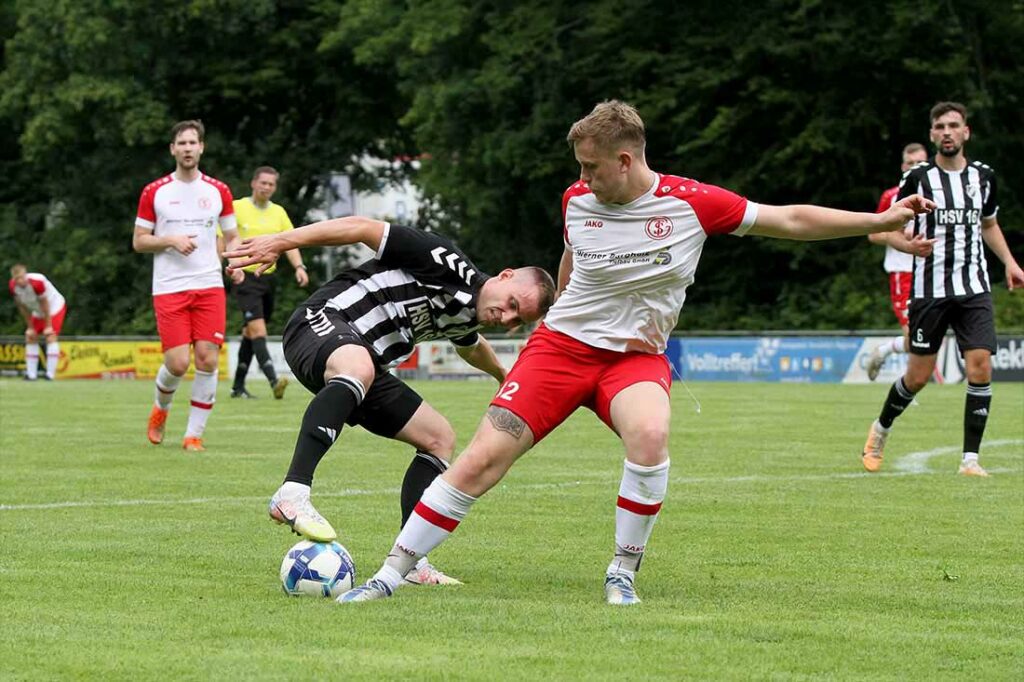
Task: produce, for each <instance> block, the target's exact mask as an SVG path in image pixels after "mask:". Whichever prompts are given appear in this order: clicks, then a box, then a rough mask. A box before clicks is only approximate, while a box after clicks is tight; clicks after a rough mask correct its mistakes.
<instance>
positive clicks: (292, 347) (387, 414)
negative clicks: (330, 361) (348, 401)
mask: <svg viewBox="0 0 1024 682" xmlns="http://www.w3.org/2000/svg"><path fill="white" fill-rule="evenodd" d="M326 328H330V331H328V332H326V333H324V330H325V329H326ZM318 329H319V330H320V332H321V333H317V330H318ZM348 345H357V346H363V347H364V348H366V349H367V350H369V351H370V357H372V358H373V359H374V362H376V360H377V358H376V356H375V355H374V354H373V349H372V347H371V346H370V345H369V344H368V343H366V342H365V341H363V339H362V338H360V337H359V335H358V334H357V333H356V331H355V330H354V329H353V328H352V327H351V326H349V325H348V323H347V322H345V321H344V320H342V319H340V318H339V317H334V316H327V314H326V313H325V314H324V315H322V316H321V315H317V316H316V317H314V318H313V319H306V308H305V307H301V308H299V309H298V310H296V311H295V313H294V314H293V315H292V316H291V319H289V320H288V324H287V325H286V326H285V328H284V336H283V337H282V346H283V348H284V357H285V360H287V361H288V366H289V367H291V370H292V373H293V374H294V375H295V378H296V379H298V380H299V383H301V384H302V385H303V386H305V387H306V388H307V389H309V391H310V392H312V393H319V392H320V390H321V389H322V388H323V387H324V370H325V369H326V366H327V358H329V357H330V356H331V353H333V352H334V351H336V350H337V349H339V348H341V347H342V346H348ZM422 403H423V398H422V397H421V396H420V394H418V393H417V392H416V391H414V390H412V389H411V388H409V387H408V386H407V385H406V384H405V383H403V382H402V381H401V380H399V379H397V378H396V377H394V376H393V375H391V374H389V373H388V372H387V371H385V370H383V369H381V368H380V367H379V366H378V367H377V374H376V376H375V377H374V379H373V384H372V385H371V386H370V390H369V391H368V392H367V393H366V397H365V398H363V402H362V403H360V404H359V407H357V408H356V409H355V410H354V411H353V412H352V414H351V415H349V418H348V419H346V420H345V423H347V424H349V425H359V426H362V427H363V428H364V429H366V430H367V431H369V432H370V433H373V434H375V435H378V436H384V437H385V438H393V437H394V436H395V434H397V433H398V432H399V431H401V430H402V429H403V428H404V427H405V425H406V424H408V423H409V420H410V419H412V416H413V414H415V413H416V410H417V409H419V406H420V405H421V404H422Z"/></svg>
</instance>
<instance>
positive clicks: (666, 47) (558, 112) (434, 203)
mask: <svg viewBox="0 0 1024 682" xmlns="http://www.w3.org/2000/svg"><path fill="white" fill-rule="evenodd" d="M0 37H2V38H3V39H4V46H5V49H4V52H3V62H2V73H0V130H2V133H0V177H2V178H3V181H2V182H0V252H2V253H3V261H4V262H3V265H4V269H5V270H6V268H7V267H8V266H9V265H10V264H11V263H13V262H15V261H24V262H26V263H28V264H29V265H30V266H31V267H32V268H34V269H38V270H40V271H42V272H45V273H47V275H48V276H50V277H51V279H52V280H53V281H54V282H55V283H56V284H57V286H58V287H59V288H60V289H61V290H62V291H63V292H64V293H65V294H66V295H67V296H68V298H69V302H70V307H69V315H68V320H67V322H66V333H72V334H112V333H145V334H152V333H154V330H155V324H154V320H153V313H152V309H151V305H150V296H149V291H150V276H151V268H152V264H151V261H152V259H151V258H150V257H148V256H144V255H140V254H136V253H134V252H133V251H132V250H131V234H132V229H133V222H134V216H135V209H136V206H137V201H138V195H139V192H140V191H141V188H142V187H143V186H144V185H145V184H146V183H147V182H149V181H151V180H152V179H155V178H156V177H159V176H161V175H163V174H166V173H167V172H169V171H170V170H171V169H173V160H172V159H171V157H170V156H169V155H168V153H167V143H168V141H169V140H168V139H167V131H168V128H169V127H170V125H171V124H172V123H173V122H174V121H176V120H180V119H185V118H200V119H202V120H203V121H204V123H205V124H206V127H207V140H206V153H205V155H204V157H203V161H202V166H201V167H202V168H203V170H204V171H206V172H208V173H210V174H212V175H214V176H216V177H218V178H220V179H222V180H224V181H226V182H228V183H229V184H230V186H231V188H232V190H233V191H234V193H235V194H236V197H237V196H246V195H247V194H248V193H249V188H248V181H249V178H250V174H251V172H252V169H253V168H255V167H256V166H258V165H263V164H270V165H273V166H275V167H277V168H278V169H279V170H281V171H282V177H281V181H280V188H279V191H278V195H277V196H276V197H275V200H277V201H278V202H279V203H281V204H283V205H284V207H285V208H286V209H287V210H288V212H289V214H290V215H291V216H292V219H293V221H295V222H296V223H297V224H299V223H301V222H302V218H303V216H304V215H305V214H306V212H307V211H308V210H309V209H310V208H311V207H313V206H314V205H315V204H316V203H317V202H319V201H320V200H321V199H320V197H321V194H322V193H321V190H322V188H323V186H324V183H325V182H326V181H327V179H328V173H329V172H330V171H335V172H349V173H351V174H353V177H354V181H355V184H356V186H357V187H360V186H362V187H366V186H370V185H371V184H372V183H374V182H380V181H381V179H380V178H373V177H369V176H367V175H366V174H365V173H363V172H361V171H360V170H359V168H358V167H357V166H356V164H355V161H356V160H357V159H359V158H360V157H363V156H365V155H372V156H378V157H381V158H384V159H398V158H401V159H408V158H414V157H421V158H422V167H421V169H420V170H419V172H418V173H416V174H415V176H414V181H415V182H416V183H417V184H418V185H419V187H420V188H421V189H422V190H423V192H424V193H425V196H426V197H427V199H428V204H427V208H426V210H424V211H423V213H422V215H421V218H420V220H421V223H423V225H424V226H430V227H431V228H432V229H436V230H439V231H442V232H445V233H447V234H449V235H451V236H454V237H455V238H456V239H457V240H458V241H459V243H460V245H461V246H462V247H463V248H464V250H465V251H466V252H467V253H469V254H470V255H471V256H472V257H473V258H474V259H475V260H476V261H477V263H478V264H479V265H480V266H481V267H482V268H484V269H485V270H489V271H492V272H493V271H495V270H497V269H499V268H501V267H505V266H509V265H512V266H515V265H523V264H536V265H541V266H544V267H547V268H548V269H549V270H551V271H552V273H554V271H555V269H556V268H557V264H558V259H559V257H560V255H561V250H562V241H561V239H562V231H561V211H560V197H561V193H562V191H563V190H564V189H565V187H566V186H568V185H569V184H570V183H571V182H573V181H574V180H575V179H576V177H577V173H578V169H577V167H576V165H575V163H574V160H573V156H572V153H571V150H570V149H569V147H568V146H567V144H566V143H565V135H566V133H567V131H568V129H569V126H570V125H571V124H572V123H573V122H574V121H575V120H576V119H578V118H579V117H581V116H583V115H585V114H586V113H587V112H588V111H589V110H590V109H591V108H592V107H593V105H594V104H595V103H596V102H598V101H601V100H604V99H608V98H620V99H624V100H626V101H629V102H631V103H633V104H634V105H636V106H637V107H638V108H639V110H640V112H641V114H642V115H643V117H644V119H645V122H646V124H647V127H648V161H649V163H650V165H651V167H652V168H654V169H655V170H658V171H661V172H669V173H674V174H679V175H686V176H690V177H696V178H699V179H700V180H702V181H704V182H710V183H715V184H720V185H723V186H725V187H728V188H730V189H733V190H735V191H738V192H740V193H743V194H745V195H747V196H749V197H750V198H751V199H752V200H755V201H759V202H765V203H805V202H813V203H821V204H826V205H830V206H835V207H839V208H846V209H853V210H873V209H874V207H875V205H876V203H877V199H878V196H879V194H880V193H881V191H882V190H883V189H885V188H886V187H889V186H892V185H894V184H896V182H897V181H898V178H899V168H898V166H899V162H900V158H899V154H900V150H901V149H902V147H903V145H904V144H906V143H907V142H912V141H920V142H923V143H927V131H928V124H929V122H928V117H927V114H928V110H929V109H930V107H931V105H932V104H934V103H935V102H936V101H938V100H943V99H955V100H959V101H962V102H964V103H966V104H967V105H968V106H969V107H970V108H971V110H972V112H973V114H972V118H971V120H970V124H971V126H972V129H973V134H974V137H973V139H972V140H971V142H970V144H969V146H968V152H969V155H970V156H971V157H972V158H978V159H982V160H984V161H985V162H987V163H989V164H990V165H991V166H993V167H994V168H995V169H996V171H997V174H998V177H999V193H1000V205H1001V210H1000V214H999V215H1000V223H1001V225H1002V227H1003V230H1004V232H1005V233H1006V235H1007V238H1008V240H1009V242H1010V244H1011V248H1012V249H1013V250H1014V252H1015V254H1016V255H1017V257H1018V258H1019V259H1022V260H1024V248H1022V247H1024V240H1022V238H1021V231H1020V225H1021V212H1022V208H1024V207H1022V196H1024V168H1022V167H1021V163H1020V159H1021V158H1024V125H1022V124H1024V115H1022V107H1024V50H1021V48H1020V46H1021V45H1024V0H963V1H956V0H947V1H945V2H936V3H921V2H917V1H911V0H889V1H888V2H886V3H884V5H883V4H875V3H837V2H828V1H824V0H756V1H752V0H737V1H735V2H727V3H715V2H703V1H701V2H696V3H664V2H654V1H653V0H651V1H645V0H633V1H631V2H622V1H621V0H593V1H589V2H588V1H583V2H575V3H559V2H551V1H550V0H515V1H514V2H512V1H502V0H493V1H482V0H408V1H406V2H398V1H394V0H347V1H345V0H316V2H308V0H277V1H274V0H187V1H182V2H176V3H167V2H155V1H141V0H15V1H14V2H5V3H0ZM411 171H412V169H411V167H408V166H401V167H399V168H398V170H397V174H399V175H401V174H402V173H410V172H411ZM384 180H387V178H384ZM989 259H990V268H989V269H990V273H991V274H992V279H993V289H994V290H995V291H996V306H997V320H998V322H997V324H999V325H1000V326H1001V327H1002V328H1003V329H1006V328H1008V327H1016V328H1021V327H1022V326H1024V324H1022V320H1024V295H1015V296H1011V295H1009V294H1008V293H1007V292H1006V291H1005V283H1004V277H1003V269H1002V267H1001V265H1000V264H999V263H998V261H996V259H995V258H994V257H993V256H992V255H991V253H989ZM311 260H312V259H310V258H308V257H307V262H308V261H311ZM881 261H882V250H881V249H880V248H879V247H873V246H871V245H870V244H869V243H868V242H867V240H866V239H847V240H841V241H837V242H829V243H817V244H797V243H792V242H781V241H773V240H766V239H732V238H716V239H714V240H712V241H710V242H709V243H708V245H707V246H706V247H705V251H704V255H703V258H702V263H701V265H700V268H699V270H698V273H697V283H696V284H695V285H694V286H693V288H692V289H691V291H690V294H689V296H688V299H687V304H686V307H685V309H684V311H683V314H682V316H681V319H680V327H681V328H682V329H694V330H698V329H765V330H768V329H788V328H794V329H804V330H828V329H852V328H889V327H892V326H894V325H893V320H892V316H891V312H890V311H889V309H888V299H887V284H886V279H885V274H884V272H883V271H882V268H881ZM283 272H284V273H285V274H286V276H284V277H282V278H280V279H281V280H282V290H281V292H280V301H281V305H282V306H283V307H284V308H285V309H288V308H290V307H291V306H292V305H294V304H297V303H298V302H299V301H301V300H302V298H303V297H304V296H305V292H303V291H301V290H299V289H298V288H297V287H296V286H295V284H294V281H292V280H291V278H290V274H289V273H290V268H289V267H288V266H287V265H284V266H283ZM310 274H311V276H312V278H313V284H314V285H316V284H318V283H320V282H321V281H322V276H323V273H322V272H320V273H318V272H317V271H316V268H313V269H312V272H311V273H310ZM5 276H6V275H5ZM233 315H234V313H233ZM285 317H286V316H285V315H280V316H279V319H278V321H277V324H276V325H275V326H278V327H280V326H281V325H283V323H284V319H285ZM233 319H234V320H236V321H237V316H236V317H234V318H233ZM235 328H237V327H236V326H232V327H230V329H235ZM21 331H22V323H21V321H20V320H19V319H18V316H17V313H16V311H15V309H14V306H13V305H2V306H0V332H8V333H20V332H21ZM279 331H280V329H272V330H271V333H275V332H279Z"/></svg>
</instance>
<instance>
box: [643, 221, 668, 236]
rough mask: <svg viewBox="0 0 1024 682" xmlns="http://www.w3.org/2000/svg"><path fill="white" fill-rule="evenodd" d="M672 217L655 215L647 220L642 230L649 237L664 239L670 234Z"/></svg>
mask: <svg viewBox="0 0 1024 682" xmlns="http://www.w3.org/2000/svg"><path fill="white" fill-rule="evenodd" d="M672 227H673V225H672V219H671V218H666V217H665V216H656V217H654V218H651V219H650V220H648V221H647V225H645V226H644V231H645V232H646V233H647V236H648V237H650V238H651V239H665V238H666V237H668V236H669V235H670V234H672Z"/></svg>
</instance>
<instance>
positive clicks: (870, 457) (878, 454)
mask: <svg viewBox="0 0 1024 682" xmlns="http://www.w3.org/2000/svg"><path fill="white" fill-rule="evenodd" d="M888 438H889V430H888V429H885V430H882V427H881V425H880V424H879V423H878V422H877V421H875V422H871V428H870V429H868V440H867V442H866V443H864V451H863V452H861V455H860V461H861V464H863V465H864V468H865V469H866V470H867V471H870V472H871V473H875V472H877V471H878V470H879V469H881V468H882V451H883V450H885V441H886V439H888Z"/></svg>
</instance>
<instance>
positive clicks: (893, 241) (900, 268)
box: [866, 142, 935, 381]
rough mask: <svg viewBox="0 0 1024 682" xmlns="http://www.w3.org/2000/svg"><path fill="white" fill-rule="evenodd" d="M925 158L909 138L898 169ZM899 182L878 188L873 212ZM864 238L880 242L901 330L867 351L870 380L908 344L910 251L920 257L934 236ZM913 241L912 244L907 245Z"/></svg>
mask: <svg viewBox="0 0 1024 682" xmlns="http://www.w3.org/2000/svg"><path fill="white" fill-rule="evenodd" d="M927 159H928V152H927V150H925V148H924V145H923V144H921V143H920V142H911V143H910V144H908V145H907V146H906V147H904V148H903V163H902V164H900V171H901V172H903V173H906V172H907V171H908V170H910V169H911V168H913V167H914V166H915V165H917V164H919V163H923V162H924V161H926V160H927ZM899 190H900V188H899V186H898V185H897V186H895V187H890V188H889V189H887V190H885V191H884V192H882V197H881V199H879V200H878V209H877V210H876V211H875V212H876V213H882V212H884V211H885V210H887V209H888V208H889V207H890V206H892V203H893V202H894V201H895V200H896V195H897V194H898V193H899ZM868 239H869V240H870V241H871V243H872V244H883V245H884V246H885V261H884V263H883V267H884V268H885V272H886V273H887V274H888V275H889V301H890V303H891V304H892V311H893V313H894V314H895V315H896V321H897V322H899V324H900V329H901V330H902V332H903V333H902V334H901V335H900V336H895V337H893V338H892V339H890V340H888V341H886V342H885V343H883V344H882V345H880V346H878V347H877V348H875V349H874V350H873V351H872V352H871V357H870V358H868V364H867V367H866V369H867V373H868V379H870V380H871V381H874V380H875V379H876V378H877V377H878V372H879V371H880V370H881V369H882V365H884V364H885V360H886V358H888V357H889V356H890V355H892V354H893V353H906V352H907V348H908V344H909V343H910V341H909V339H908V338H907V324H908V322H907V303H908V301H909V300H910V274H911V271H912V270H913V269H914V255H915V253H916V255H918V256H921V257H922V258H923V257H925V256H928V255H930V254H931V252H932V250H931V245H932V244H934V242H935V240H933V239H925V237H924V235H917V236H916V237H914V238H913V242H912V243H911V244H907V241H908V240H907V239H906V236H905V235H904V234H903V233H902V232H898V231H897V232H879V233H877V234H869V235H868ZM914 245H916V247H917V248H916V249H915V248H909V247H911V246H914Z"/></svg>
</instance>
